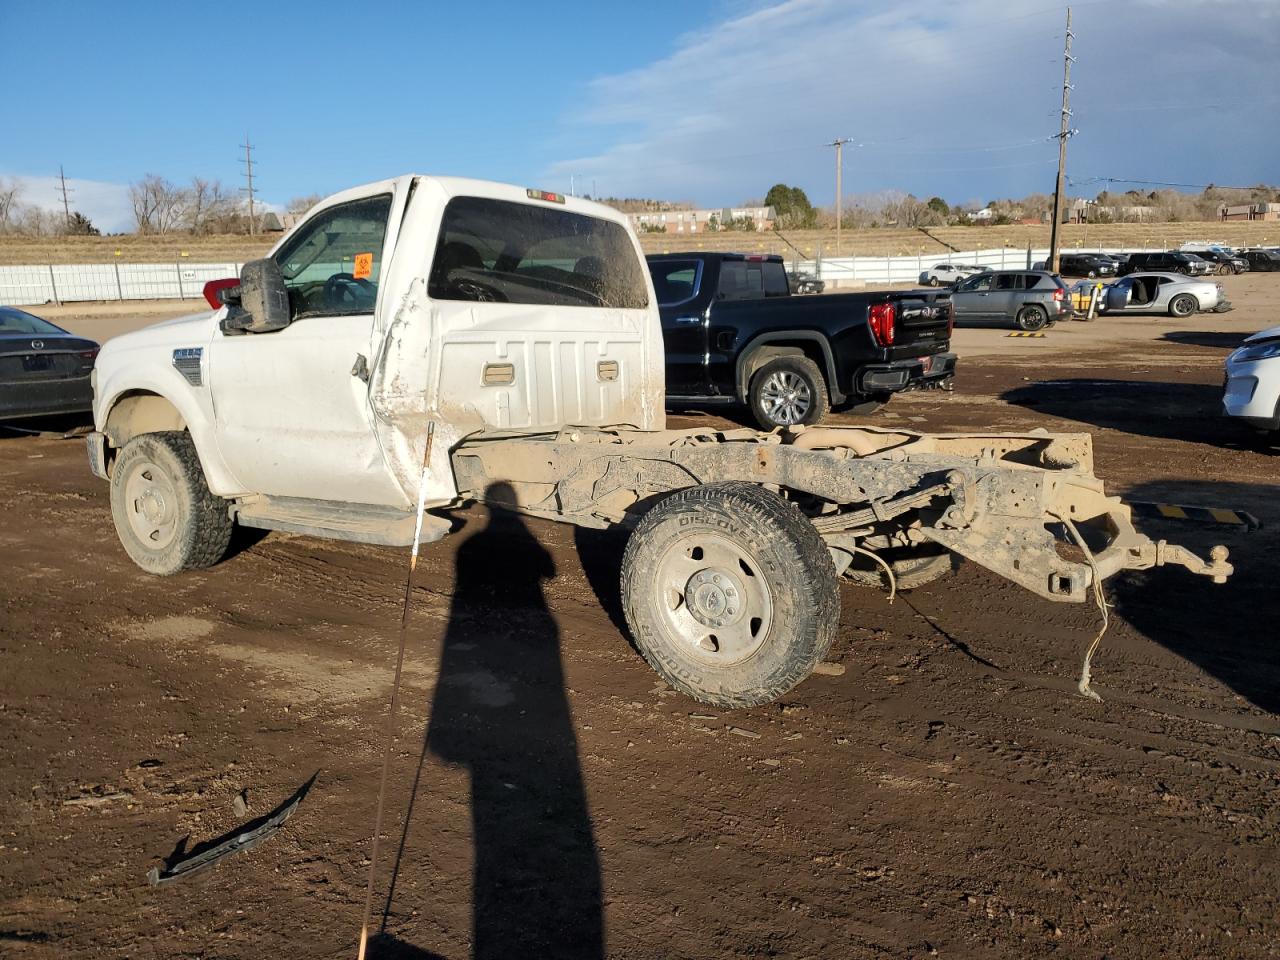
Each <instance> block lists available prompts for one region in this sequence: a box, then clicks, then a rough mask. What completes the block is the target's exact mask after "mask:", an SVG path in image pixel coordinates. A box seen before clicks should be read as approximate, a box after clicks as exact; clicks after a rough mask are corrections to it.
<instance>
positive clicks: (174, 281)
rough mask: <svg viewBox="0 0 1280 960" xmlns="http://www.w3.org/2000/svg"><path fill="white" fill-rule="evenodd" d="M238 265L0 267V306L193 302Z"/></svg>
mask: <svg viewBox="0 0 1280 960" xmlns="http://www.w3.org/2000/svg"><path fill="white" fill-rule="evenodd" d="M240 267H241V264H238V263H67V264H45V265H43V266H34V267H0V305H4V304H11V305H15V306H17V305H31V304H40V303H67V302H74V301H77V300H196V299H199V298H200V295H201V292H202V291H203V290H204V285H205V283H207V282H208V281H210V280H221V279H223V278H225V277H238V276H240Z"/></svg>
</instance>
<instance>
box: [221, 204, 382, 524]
mask: <svg viewBox="0 0 1280 960" xmlns="http://www.w3.org/2000/svg"><path fill="white" fill-rule="evenodd" d="M373 190H374V192H371V193H366V194H365V195H356V196H351V195H350V194H345V195H342V196H341V197H340V198H338V199H337V201H336V202H335V203H334V204H332V205H330V206H327V207H325V208H324V209H323V210H320V211H319V212H317V213H316V214H314V215H313V216H312V218H311V219H310V220H309V221H308V222H307V223H305V224H304V225H303V226H302V227H300V228H299V229H298V230H297V231H295V232H294V233H293V234H292V235H291V236H290V237H289V238H288V239H287V240H286V241H285V242H284V244H283V246H281V248H280V249H279V250H278V251H276V253H275V254H273V259H275V260H276V261H277V262H278V263H279V264H280V268H281V272H282V273H283V274H284V278H285V286H286V288H287V289H288V292H289V309H290V315H291V322H290V323H289V325H288V326H287V327H285V328H284V329H282V330H276V331H273V332H270V333H256V334H255V333H230V334H228V333H223V332H222V331H218V332H217V333H215V334H214V336H213V341H212V343H211V346H210V354H211V356H210V389H211V393H212V396H213V406H214V410H215V415H216V423H217V438H218V447H219V450H220V451H221V453H222V456H223V458H224V459H225V460H226V462H227V464H228V465H229V467H230V468H231V471H232V473H233V474H234V475H235V477H236V479H237V480H238V481H239V482H240V484H241V486H242V487H243V488H244V489H245V490H246V491H247V492H250V493H260V494H267V495H274V496H281V497H303V498H308V499H319V500H345V501H351V502H355V503H372V504H383V505H394V506H403V505H405V504H406V502H407V501H406V498H405V495H404V493H403V491H402V490H401V488H400V487H399V486H398V485H397V484H396V483H395V482H394V480H393V478H392V476H391V474H390V472H389V471H388V469H387V467H386V464H385V461H384V459H383V455H382V449H381V447H380V445H379V443H378V438H377V435H376V433H375V431H374V429H373V423H372V415H371V411H370V408H369V396H368V386H367V383H366V381H365V379H363V378H362V371H361V370H360V368H359V365H358V362H357V357H358V356H364V357H366V358H368V357H370V356H372V347H373V345H374V339H375V332H374V317H375V314H376V311H377V309H378V298H379V297H378V295H379V279H380V277H381V273H382V267H383V261H384V258H385V257H386V256H387V255H388V254H389V252H390V249H391V246H392V243H393V238H392V237H389V236H388V222H389V221H393V222H398V220H399V218H398V217H396V218H392V217H391V212H392V210H397V211H398V210H399V209H400V208H401V207H402V205H403V203H404V196H403V194H404V193H406V192H407V184H406V183H405V182H396V181H386V182H384V183H383V184H379V185H377V186H376V187H375V188H373ZM367 376H368V374H367V371H365V372H363V377H367Z"/></svg>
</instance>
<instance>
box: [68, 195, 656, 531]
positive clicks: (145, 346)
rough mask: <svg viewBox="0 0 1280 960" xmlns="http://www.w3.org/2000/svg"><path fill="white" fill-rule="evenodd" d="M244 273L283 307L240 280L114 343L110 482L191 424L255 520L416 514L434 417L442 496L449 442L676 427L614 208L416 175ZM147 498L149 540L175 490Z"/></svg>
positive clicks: (103, 386)
mask: <svg viewBox="0 0 1280 960" xmlns="http://www.w3.org/2000/svg"><path fill="white" fill-rule="evenodd" d="M250 266H251V267H252V268H253V269H252V270H250V271H249V272H250V273H253V274H255V278H256V277H257V276H258V275H260V274H262V273H263V272H264V271H265V273H266V274H269V275H270V280H271V281H272V282H273V283H274V285H275V287H276V289H277V292H278V291H279V290H281V289H282V290H283V299H281V300H280V302H279V303H276V304H271V303H269V302H266V301H264V300H263V299H261V297H259V299H258V300H257V301H256V302H255V305H254V308H253V310H252V311H250V310H246V306H247V304H248V297H250V296H257V295H258V293H259V292H260V289H261V288H260V286H259V285H258V283H257V279H254V280H253V281H250V280H249V279H248V278H246V279H245V280H243V281H242V282H241V284H240V285H239V286H236V287H233V288H232V290H231V291H230V293H231V296H230V297H228V296H226V294H227V291H224V292H223V294H222V296H223V298H224V299H225V300H226V302H225V303H221V302H219V304H218V308H217V309H216V310H214V311H213V312H211V313H203V314H199V315H197V316H193V317H188V318H185V319H181V320H177V321H172V322H169V323H167V324H162V325H160V326H158V327H152V328H148V329H145V330H141V331H138V332H136V333H132V334H129V335H126V336H122V337H118V338H116V339H114V340H112V341H110V342H109V344H108V345H107V346H106V347H105V348H104V350H103V353H102V355H101V358H100V360H99V362H98V365H97V369H96V377H95V399H94V418H95V426H96V431H97V433H96V435H95V438H94V440H93V441H92V442H91V451H92V457H93V459H94V462H95V464H97V466H98V469H100V470H101V472H102V473H103V474H105V473H106V472H107V470H108V467H109V465H110V461H111V460H112V459H113V457H114V456H115V453H116V451H118V450H120V449H121V448H123V447H124V446H125V445H126V444H127V443H128V442H129V440H130V439H132V438H133V437H134V436H137V435H139V434H140V433H142V432H146V431H148V430H152V429H154V428H156V427H162V428H165V429H168V430H171V431H185V432H186V433H187V435H188V436H189V438H190V441H191V443H192V444H193V446H194V450H195V453H196V455H198V458H199V462H200V463H201V464H202V465H203V468H204V474H205V476H206V478H207V481H208V486H209V489H210V491H211V492H212V493H213V494H214V495H215V496H218V497H223V498H231V499H234V500H235V502H236V503H237V505H238V506H237V509H238V511H239V513H240V514H241V515H242V518H245V517H249V516H250V515H251V514H252V513H253V512H254V511H255V510H258V511H260V512H262V513H263V514H264V515H265V514H279V515H281V516H285V517H286V518H288V517H293V518H295V519H297V518H306V517H307V516H309V515H312V514H315V513H317V512H319V513H325V512H328V513H332V511H331V510H325V509H322V508H324V507H326V506H327V505H334V504H352V503H354V504H361V505H367V506H371V507H381V508H386V509H389V510H392V511H403V510H407V509H408V508H409V507H410V505H411V504H412V503H413V501H414V500H415V499H416V497H417V495H418V492H419V490H418V478H419V472H420V471H419V467H420V462H421V459H422V452H423V444H424V431H423V429H422V426H423V423H424V422H425V421H426V420H428V419H434V420H435V421H436V422H437V423H439V424H441V431H442V432H441V435H440V436H439V437H438V441H440V442H438V443H437V445H436V451H437V452H436V456H435V460H436V462H435V463H433V464H431V465H430V466H431V467H432V469H430V470H429V476H430V480H429V488H430V489H429V490H428V491H427V500H428V502H430V503H446V502H449V501H451V500H453V499H454V497H455V496H456V493H457V491H456V488H455V487H454V485H453V480H452V476H453V475H452V471H451V470H450V469H449V465H448V450H449V448H450V447H451V446H452V445H453V444H454V443H455V442H456V441H457V440H458V439H459V438H461V437H463V436H466V435H468V434H471V433H474V432H477V431H484V430H537V429H540V428H559V427H560V426H562V425H564V424H566V423H571V424H579V425H585V426H601V425H616V424H627V425H630V426H632V427H635V428H639V429H657V428H661V427H662V426H663V422H664V421H663V417H664V414H663V405H662V366H661V364H662V353H661V351H662V342H661V334H660V332H659V321H658V315H657V307H656V305H655V303H654V300H653V296H652V291H651V288H650V284H649V279H648V275H647V273H646V271H645V270H644V268H643V259H642V255H641V253H640V250H639V246H638V244H637V243H636V240H635V237H634V235H633V234H632V232H631V230H630V228H629V227H628V225H627V223H626V219H625V216H624V215H622V214H620V213H618V212H617V211H615V210H613V209H611V208H609V207H605V206H602V205H600V204H594V203H589V202H587V201H583V200H577V199H574V198H569V197H564V196H562V195H559V194H554V193H549V192H546V191H541V190H531V189H521V188H518V187H513V186H507V185H502V184H494V183H487V182H483V181H477V180H464V179H454V178H445V177H427V176H404V177H399V178H396V179H393V180H384V181H379V182H377V183H371V184H368V185H365V186H362V187H357V188H355V189H353V190H347V191H345V192H343V193H339V194H336V195H335V196H332V197H329V198H328V199H326V200H324V201H323V202H322V203H320V204H318V205H317V206H316V207H315V208H313V209H312V210H310V211H309V212H308V213H307V214H306V216H305V217H304V218H303V219H302V221H301V222H300V223H299V224H298V225H297V226H296V227H295V228H294V229H293V230H291V231H290V232H289V233H288V234H287V235H286V236H285V237H283V238H282V239H281V240H280V242H279V243H278V244H276V246H275V248H274V249H273V250H272V251H271V253H270V254H269V255H268V257H267V259H266V260H265V261H262V262H260V263H258V264H254V265H250ZM278 299H279V298H278ZM480 304H483V305H484V307H483V309H477V306H478V305H480ZM137 485H138V488H139V490H142V489H143V487H145V486H146V484H145V481H144V480H141V479H140V480H139V481H138V484H137ZM134 499H135V500H137V502H138V503H139V504H140V506H139V507H138V508H137V510H136V511H134V514H135V516H134V519H135V520H138V521H139V522H137V523H136V524H135V525H134V526H136V528H137V529H136V530H135V531H134V532H135V533H136V534H137V535H138V536H141V537H144V538H149V539H150V540H152V541H153V542H155V541H156V540H157V539H159V538H161V537H162V535H163V532H164V531H163V529H162V528H163V527H164V526H165V522H163V521H165V519H166V518H165V514H164V511H163V509H162V508H161V503H162V501H163V500H164V497H163V495H162V492H160V491H156V490H150V497H149V498H147V497H143V496H142V494H140V495H139V497H136V498H134ZM170 499H172V498H170ZM144 501H145V502H144ZM147 505H149V506H150V516H151V519H150V520H148V519H147V518H146V516H144V515H143V513H144V511H143V507H144V506H147ZM153 521H157V522H158V523H157V522H153ZM282 525H284V526H285V527H286V528H291V527H289V526H288V522H287V519H286V520H285V521H282ZM293 526H296V527H299V528H306V527H307V526H308V524H307V523H306V522H303V521H299V522H298V523H296V524H294V525H293Z"/></svg>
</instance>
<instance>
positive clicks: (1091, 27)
mask: <svg viewBox="0 0 1280 960" xmlns="http://www.w3.org/2000/svg"><path fill="white" fill-rule="evenodd" d="M1278 8H1280V4H1277V3H1275V2H1273V0H1219V2H1217V3H1215V4H1214V5H1213V10H1214V13H1213V16H1211V17H1207V16H1205V9H1204V6H1203V5H1201V4H1197V3H1178V4H1173V3H1169V2H1167V0H1143V2H1140V3H1120V2H1109V3H1097V2H1084V3H1077V4H1076V5H1075V31H1074V32H1075V34H1076V45H1075V52H1076V54H1077V57H1078V63H1077V64H1076V66H1075V73H1074V76H1073V82H1074V83H1075V85H1076V92H1075V94H1074V102H1073V107H1074V108H1075V114H1076V116H1075V117H1074V119H1073V125H1074V126H1077V127H1079V128H1080V130H1081V134H1080V136H1078V137H1077V138H1076V139H1074V140H1073V141H1072V146H1071V158H1070V161H1069V164H1068V170H1069V172H1074V171H1078V172H1079V175H1081V176H1084V175H1091V176H1120V175H1123V176H1136V177H1146V176H1149V177H1150V178H1151V179H1177V180H1186V179H1187V178H1192V180H1193V182H1195V178H1198V177H1204V178H1205V179H1214V180H1216V181H1217V182H1219V183H1226V182H1231V181H1232V179H1233V178H1240V179H1242V180H1244V181H1246V182H1256V181H1258V180H1260V179H1265V178H1266V177H1268V176H1270V177H1272V179H1274V170H1273V169H1270V168H1269V164H1268V161H1269V160H1272V159H1273V158H1274V157H1275V156H1276V155H1277V154H1280V134H1278V133H1277V132H1276V131H1275V129H1274V125H1272V124H1262V123H1259V122H1258V121H1259V119H1260V118H1261V117H1262V116H1270V115H1273V114H1274V112H1275V104H1276V102H1277V99H1275V98H1280V83H1278V82H1276V81H1277V79H1278V78H1277V69H1276V66H1275V63H1276V61H1275V60H1274V50H1275V48H1276V45H1277V44H1280V17H1278V16H1277V9H1278ZM1011 9H1013V10H1019V9H1023V8H1021V5H1011V4H1009V3H1008V2H1007V0H952V2H948V3H946V4H941V3H937V2H933V0H900V2H898V3H895V4H893V5H892V6H889V7H886V6H885V5H883V4H880V3H871V2H849V0H786V2H782V3H775V4H773V5H770V6H765V7H758V8H754V9H749V10H747V11H746V12H739V13H736V14H733V15H730V16H729V17H728V18H726V19H725V20H724V21H723V22H722V23H720V24H716V25H713V26H711V27H709V28H708V29H707V30H705V31H703V32H701V33H698V34H689V35H685V36H683V37H681V38H680V39H679V40H678V41H677V42H676V45H675V47H674V49H673V50H672V51H671V52H670V54H668V55H667V56H664V57H663V58H661V59H659V60H657V61H655V62H653V63H651V64H648V65H646V66H643V67H641V68H639V69H635V70H631V71H628V72H625V73H620V74H617V75H612V76H603V77H599V78H597V79H596V80H595V81H594V82H593V83H592V84H591V86H590V88H589V91H588V95H587V97H586V101H585V106H584V107H583V109H582V110H581V111H580V112H579V113H577V114H575V115H573V116H570V117H566V118H564V120H563V125H564V128H565V130H564V132H565V134H566V136H570V137H573V138H574V140H575V141H576V142H584V143H590V144H593V145H598V146H595V147H594V148H589V149H588V150H586V151H583V152H582V154H581V155H579V156H576V157H567V158H565V159H564V160H561V161H559V162H557V163H555V164H553V165H551V166H550V167H549V168H548V169H547V170H546V171H545V176H546V177H547V178H548V180H549V181H551V182H556V183H560V182H566V181H567V180H568V178H569V175H570V174H572V175H575V176H576V177H578V178H580V179H579V180H578V182H579V183H583V182H589V181H590V180H592V179H594V180H596V181H597V183H598V187H599V191H600V192H601V193H602V194H606V195H622V196H657V197H666V198H669V199H695V200H698V201H699V202H704V203H711V204H720V203H736V202H739V201H741V200H743V199H745V198H747V197H750V196H755V197H758V196H761V195H762V194H763V193H764V192H765V191H766V190H767V189H768V187H769V186H770V185H771V184H773V183H775V182H777V181H779V180H782V181H785V182H788V183H798V184H799V185H801V186H803V187H805V188H806V190H808V191H809V192H810V195H811V197H813V199H815V201H820V202H824V203H829V202H830V200H831V197H832V195H833V193H834V183H833V181H834V164H833V156H832V153H833V151H832V150H831V149H830V148H829V147H825V148H824V146H823V144H824V143H828V142H830V141H831V140H832V139H833V138H835V137H852V138H853V139H854V141H855V143H856V144H859V145H858V146H850V147H846V149H845V167H846V170H845V190H846V192H847V193H856V192H860V191H866V190H872V189H879V188H886V187H901V188H904V189H908V190H914V191H916V192H918V193H921V192H923V193H942V194H943V195H944V196H949V197H950V198H951V199H953V200H959V199H965V198H968V197H972V196H974V195H986V194H990V195H991V196H997V195H1001V196H1003V195H1017V194H1021V193H1027V192H1029V191H1031V190H1045V189H1047V188H1050V187H1051V182H1052V174H1053V169H1054V164H1055V162H1056V156H1057V148H1056V143H1055V142H1053V141H1052V140H1051V139H1050V138H1051V136H1052V134H1054V133H1055V132H1056V130H1057V125H1058V119H1057V108H1058V105H1059V97H1060V95H1061V83H1062V73H1061V71H1062V59H1061V50H1062V33H1063V19H1064V17H1065V6H1064V7H1058V8H1052V7H1050V8H1045V7H1036V8H1035V9H1033V10H1031V11H1028V12H1019V13H1013V14H1010V13H1009V11H1010V10H1011ZM1260 81H1261V82H1260ZM1246 91H1253V92H1252V93H1248V92H1246ZM1268 96H1270V97H1272V98H1273V100H1272V106H1271V107H1270V108H1267V107H1266V106H1265V105H1263V104H1261V103H1259V98H1264V99H1265V98H1266V97H1268ZM1189 132H1190V133H1191V135H1190V136H1188V133H1189ZM1226 143H1230V144H1231V145H1233V146H1235V147H1237V148H1238V149H1237V150H1235V151H1224V150H1223V149H1222V147H1223V146H1224V144H1226ZM1121 171H1123V172H1121Z"/></svg>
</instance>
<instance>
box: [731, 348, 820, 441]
mask: <svg viewBox="0 0 1280 960" xmlns="http://www.w3.org/2000/svg"><path fill="white" fill-rule="evenodd" d="M748 400H749V402H750V404H751V412H752V413H753V414H754V415H755V418H756V422H757V423H759V424H760V426H761V427H763V428H764V429H765V430H772V429H773V428H774V427H791V426H795V425H796V424H801V423H803V424H806V425H808V424H814V423H819V422H821V421H822V419H823V418H824V417H825V416H826V415H827V413H828V412H829V411H830V410H831V399H830V397H829V396H828V394H827V381H826V380H824V379H823V377H822V371H821V370H819V369H818V365H817V364H816V363H814V362H813V361H812V360H810V359H809V358H808V357H795V356H789V357H778V358H777V359H774V360H770V361H769V362H768V363H766V364H765V365H764V366H763V367H761V368H760V369H759V370H757V371H756V372H755V375H754V376H753V377H752V378H751V386H750V390H749V394H748Z"/></svg>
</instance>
